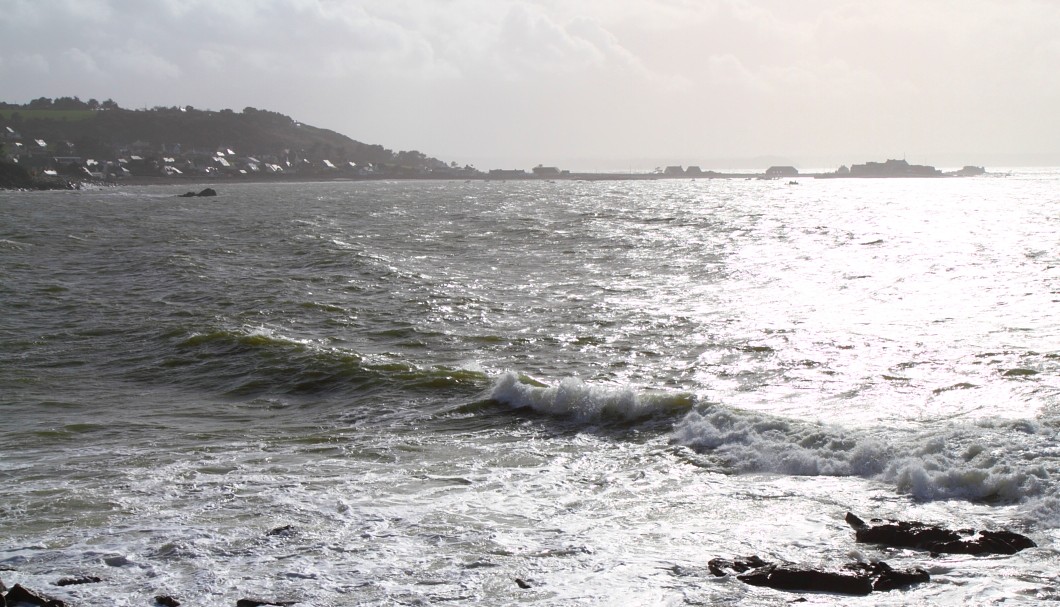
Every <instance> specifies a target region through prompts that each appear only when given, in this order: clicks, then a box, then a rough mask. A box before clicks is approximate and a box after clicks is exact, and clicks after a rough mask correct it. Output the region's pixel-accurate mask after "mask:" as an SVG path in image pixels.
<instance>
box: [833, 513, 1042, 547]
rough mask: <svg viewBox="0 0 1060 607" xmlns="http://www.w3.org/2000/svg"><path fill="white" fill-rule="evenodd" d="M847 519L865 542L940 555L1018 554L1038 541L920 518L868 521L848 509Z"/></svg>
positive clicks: (1005, 531)
mask: <svg viewBox="0 0 1060 607" xmlns="http://www.w3.org/2000/svg"><path fill="white" fill-rule="evenodd" d="M846 522H847V524H848V525H850V526H851V527H852V528H853V529H854V539H855V540H856V541H858V542H862V543H866V544H882V545H884V546H892V547H895V548H914V549H917V550H928V551H931V552H933V553H938V554H974V555H980V554H1016V553H1017V552H1019V551H1020V550H1023V549H1025V548H1034V547H1036V546H1037V544H1035V543H1034V541H1033V540H1031V539H1030V538H1029V537H1027V536H1025V535H1022V534H1019V533H1015V532H1013V531H1007V530H1003V531H985V530H984V531H979V532H976V530H974V529H958V530H956V531H954V530H952V529H946V528H945V527H939V526H938V525H929V524H926V523H921V522H919V521H884V520H882V519H872V520H871V521H870V522H871V523H872V524H869V523H866V522H865V521H863V520H861V519H860V518H858V517H857V516H855V515H854V514H852V513H850V512H848V513H847V515H846Z"/></svg>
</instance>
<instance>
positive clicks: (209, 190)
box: [179, 188, 217, 198]
mask: <svg viewBox="0 0 1060 607" xmlns="http://www.w3.org/2000/svg"><path fill="white" fill-rule="evenodd" d="M198 196H217V191H216V190H214V189H213V188H206V189H204V190H202V191H200V192H199V193H198V194H196V193H195V192H187V193H184V194H181V195H180V196H179V198H195V197H198Z"/></svg>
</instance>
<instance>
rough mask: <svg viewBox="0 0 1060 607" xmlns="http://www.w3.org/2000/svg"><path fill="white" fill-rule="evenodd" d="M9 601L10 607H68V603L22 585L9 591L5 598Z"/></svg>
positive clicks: (17, 585)
mask: <svg viewBox="0 0 1060 607" xmlns="http://www.w3.org/2000/svg"><path fill="white" fill-rule="evenodd" d="M4 599H5V600H6V601H7V605H8V607H16V606H17V605H38V606H40V607H66V603H64V602H62V601H60V600H59V599H53V598H51V597H48V596H45V595H43V594H40V593H39V592H34V591H33V590H30V589H29V588H25V587H23V586H22V585H21V584H15V585H14V586H13V587H12V588H11V590H8V591H7V594H6V595H5V596H4Z"/></svg>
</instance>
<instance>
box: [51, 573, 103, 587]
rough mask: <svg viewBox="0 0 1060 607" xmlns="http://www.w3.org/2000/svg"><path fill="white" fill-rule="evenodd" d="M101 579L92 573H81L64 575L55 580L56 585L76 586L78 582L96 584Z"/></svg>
mask: <svg viewBox="0 0 1060 607" xmlns="http://www.w3.org/2000/svg"><path fill="white" fill-rule="evenodd" d="M102 581H103V580H102V579H100V578H98V577H96V576H94V575H82V576H78V577H64V578H62V579H61V580H59V581H58V582H55V585H56V586H77V585H79V584H97V583H99V582H102Z"/></svg>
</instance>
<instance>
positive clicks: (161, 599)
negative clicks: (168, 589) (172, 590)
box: [155, 594, 180, 607]
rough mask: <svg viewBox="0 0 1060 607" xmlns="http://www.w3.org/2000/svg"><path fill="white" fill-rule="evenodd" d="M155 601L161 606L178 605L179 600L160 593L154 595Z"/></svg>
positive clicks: (174, 606)
mask: <svg viewBox="0 0 1060 607" xmlns="http://www.w3.org/2000/svg"><path fill="white" fill-rule="evenodd" d="M155 603H157V604H158V605H162V607H180V601H178V600H177V599H175V598H173V597H171V596H169V595H168V594H160V595H158V596H156V597H155Z"/></svg>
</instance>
